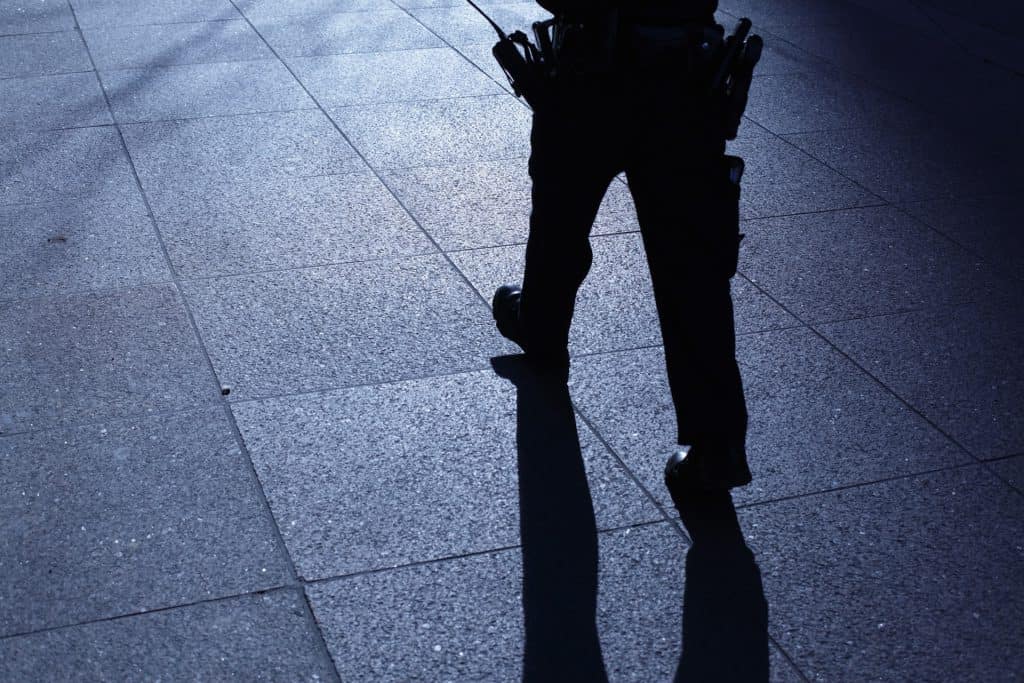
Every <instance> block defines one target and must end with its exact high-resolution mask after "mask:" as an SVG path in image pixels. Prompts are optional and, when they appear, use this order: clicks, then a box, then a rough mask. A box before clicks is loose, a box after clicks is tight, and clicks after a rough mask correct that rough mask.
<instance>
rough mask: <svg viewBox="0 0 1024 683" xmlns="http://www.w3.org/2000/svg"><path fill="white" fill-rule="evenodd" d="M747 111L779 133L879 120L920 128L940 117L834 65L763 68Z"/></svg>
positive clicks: (875, 123) (889, 125)
mask: <svg viewBox="0 0 1024 683" xmlns="http://www.w3.org/2000/svg"><path fill="white" fill-rule="evenodd" d="M745 115H746V117H747V118H749V119H750V120H752V121H754V122H756V123H758V124H759V125H762V126H764V127H765V128H767V129H768V130H770V131H772V132H773V133H807V132H813V131H824V130H843V129H849V128H866V127H873V126H883V127H885V128H887V129H890V130H891V129H902V130H914V129H915V128H917V127H920V126H925V125H927V124H929V123H934V120H932V119H930V117H928V116H927V115H926V114H925V113H924V112H923V111H922V110H920V109H918V108H917V107H915V106H913V105H911V104H908V103H907V102H905V101H902V100H900V99H898V98H896V97H894V96H892V95H889V94H887V93H884V92H881V91H879V90H877V89H875V88H874V87H873V86H871V85H869V84H866V83H864V82H860V81H857V80H854V79H852V78H849V77H847V76H844V75H843V74H842V73H841V72H839V71H836V70H834V69H819V70H815V71H812V72H810V73H807V72H805V73H799V74H778V75H760V74H759V75H758V76H757V77H756V78H754V82H753V84H752V86H751V88H750V101H749V104H748V105H747V110H746V113H745Z"/></svg>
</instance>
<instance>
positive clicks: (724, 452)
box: [665, 441, 751, 499]
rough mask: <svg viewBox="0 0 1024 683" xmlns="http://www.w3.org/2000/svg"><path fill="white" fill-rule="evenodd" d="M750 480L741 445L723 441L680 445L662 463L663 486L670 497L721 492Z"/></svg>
mask: <svg viewBox="0 0 1024 683" xmlns="http://www.w3.org/2000/svg"><path fill="white" fill-rule="evenodd" d="M750 480H751V475H750V468H749V467H748V466H747V456H746V453H745V451H744V449H743V448H742V447H739V446H736V445H734V444H730V443H728V442H726V441H723V442H721V443H719V444H717V445H716V444H714V443H713V442H707V443H699V444H695V445H694V446H691V447H690V448H682V449H680V450H678V451H676V452H674V453H673V454H672V455H671V456H669V459H668V462H666V463H665V486H667V487H668V490H669V492H670V493H671V494H672V498H673V499H676V498H677V497H679V496H681V497H686V496H702V495H706V494H713V493H721V492H725V491H728V490H729V489H732V488H735V487H737V486H746V485H747V484H749V483H750Z"/></svg>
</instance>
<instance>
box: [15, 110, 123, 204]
mask: <svg viewBox="0 0 1024 683" xmlns="http://www.w3.org/2000/svg"><path fill="white" fill-rule="evenodd" d="M4 136H5V137H4V144H3V145H0V205H3V204H18V203H28V202H51V201H60V200H67V199H76V198H77V199H94V200H97V201H110V202H112V203H119V202H120V203H123V202H125V201H131V200H137V199H138V197H139V186H138V184H137V183H136V182H135V178H134V176H133V175H132V169H131V165H130V164H129V162H128V157H127V156H126V155H125V153H124V147H123V146H122V145H121V141H120V140H119V139H118V135H117V131H116V130H115V129H114V128H113V127H101V128H79V129H74V130H60V131H29V130H6V131H4Z"/></svg>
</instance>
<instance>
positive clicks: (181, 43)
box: [82, 19, 274, 69]
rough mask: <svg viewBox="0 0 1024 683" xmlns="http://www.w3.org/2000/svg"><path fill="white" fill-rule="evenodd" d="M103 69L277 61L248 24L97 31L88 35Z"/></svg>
mask: <svg viewBox="0 0 1024 683" xmlns="http://www.w3.org/2000/svg"><path fill="white" fill-rule="evenodd" d="M82 35H83V36H85V42H86V43H87V44H88V45H89V51H90V52H91V53H92V58H93V60H95V62H96V67H97V68H99V69H134V68H140V69H141V68H146V67H151V66H171V65H175V64H197V63H203V62H230V61H242V60H248V59H273V58H274V53H273V52H271V51H270V49H269V48H268V47H267V46H266V44H265V43H264V42H263V41H262V40H261V39H260V37H259V35H258V34H257V33H256V32H255V31H253V30H252V27H251V26H249V23H248V22H247V21H243V20H241V19H240V20H238V21H207V22H199V23H189V24H162V25H148V26H97V27H93V28H87V29H84V30H83V31H82Z"/></svg>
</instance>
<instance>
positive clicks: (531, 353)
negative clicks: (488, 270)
mask: <svg viewBox="0 0 1024 683" xmlns="http://www.w3.org/2000/svg"><path fill="white" fill-rule="evenodd" d="M522 299H523V290H522V289H521V288H520V287H519V285H502V286H501V287H498V289H497V291H495V292H494V298H493V299H492V300H491V310H492V313H493V314H494V322H496V323H497V324H498V332H500V333H501V336H503V337H505V338H506V339H508V340H509V341H512V342H515V343H516V344H518V345H519V348H521V349H522V350H523V352H524V353H525V354H526V358H527V360H528V361H529V362H530V364H531V365H532V366H533V367H534V368H535V369H536V370H539V371H540V372H542V373H544V374H545V375H547V376H550V377H554V378H557V379H559V380H560V381H562V382H565V381H567V380H568V378H569V351H568V349H566V348H565V347H560V348H558V349H557V350H549V349H546V348H543V347H541V348H534V347H533V346H532V345H531V346H529V347H528V346H527V343H526V333H525V331H524V330H523V324H522V320H521V319H520V315H519V308H520V304H521V303H522Z"/></svg>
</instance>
